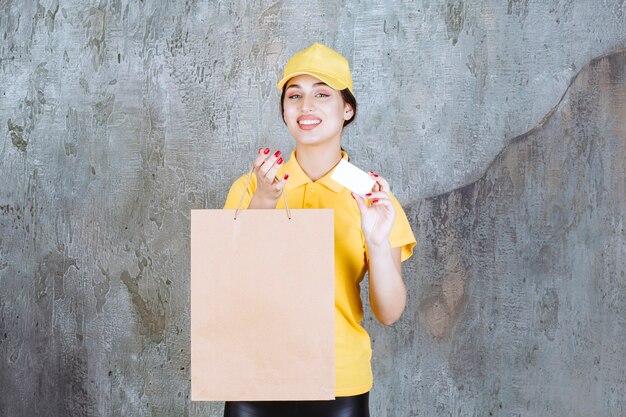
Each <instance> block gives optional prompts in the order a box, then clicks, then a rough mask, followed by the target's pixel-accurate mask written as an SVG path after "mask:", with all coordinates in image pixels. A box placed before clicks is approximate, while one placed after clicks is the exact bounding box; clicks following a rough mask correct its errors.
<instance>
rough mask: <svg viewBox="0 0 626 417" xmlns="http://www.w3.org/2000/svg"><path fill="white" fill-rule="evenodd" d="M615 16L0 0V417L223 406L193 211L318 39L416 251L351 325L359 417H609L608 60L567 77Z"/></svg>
mask: <svg viewBox="0 0 626 417" xmlns="http://www.w3.org/2000/svg"><path fill="white" fill-rule="evenodd" d="M624 27H626V4H625V3H624V2H621V1H608V0H603V1H590V0H589V1H573V0H572V1H566V0H561V1H547V2H546V1H533V0H524V1H521V0H519V1H518V0H510V1H508V2H494V1H491V2H489V1H487V2H468V1H466V2H458V1H447V2H446V1H437V2H435V1H418V2H408V1H406V2H369V1H365V2H341V1H340V2H326V1H319V2H281V1H279V2H275V3H270V2H267V3H262V2H255V3H250V2H203V3H200V2H153V1H152V2H150V1H144V2H122V1H105V0H102V1H101V2H99V3H96V2H87V1H76V2H59V1H41V2H37V3H35V2H10V1H4V2H1V3H0V36H1V41H0V133H1V135H0V178H2V182H1V183H0V359H1V361H0V387H2V389H1V390H0V414H1V415H7V416H61V415H87V416H118V415H129V416H130V415H132V416H150V415H154V416H178V415H186V416H187V415H188V416H200V415H215V416H217V415H220V412H221V404H219V403H212V404H198V403H191V402H190V400H189V308H188V306H189V242H188V241H189V210H190V209H192V208H203V207H207V208H214V207H219V206H220V205H221V204H222V202H223V200H224V197H225V193H226V191H227V188H228V185H229V183H230V182H231V181H232V180H233V179H234V178H235V177H236V176H238V175H239V174H241V173H242V172H243V171H245V169H246V167H247V165H248V164H249V162H250V157H251V155H252V154H253V153H254V150H255V149H256V147H257V145H260V144H267V145H269V146H271V147H273V148H274V147H280V148H281V149H283V150H284V151H288V150H289V149H291V148H292V144H291V139H290V138H289V136H288V134H287V132H286V130H285V129H284V127H283V126H282V124H281V121H280V117H279V114H278V106H277V101H278V100H277V99H278V93H277V92H276V90H275V89H274V84H275V82H276V80H277V79H278V78H279V73H280V69H281V67H282V65H283V64H284V63H285V61H286V60H287V58H288V57H289V56H290V55H291V54H292V53H293V52H295V51H297V50H299V49H301V48H303V47H305V46H308V44H310V43H311V42H312V41H314V40H321V41H323V42H325V43H327V44H328V45H330V46H333V47H335V48H337V49H338V50H340V51H342V52H343V53H344V54H345V55H346V56H347V57H348V58H349V60H350V61H351V62H352V66H353V77H354V81H355V90H356V95H357V98H358V100H359V105H360V109H359V113H360V114H359V116H358V121H357V123H356V124H354V125H353V126H350V128H349V129H347V131H346V135H345V143H344V145H345V146H344V147H346V148H347V149H348V150H349V151H350V153H351V156H352V158H353V160H354V161H355V163H357V164H358V165H359V166H362V167H364V168H366V169H374V170H377V171H380V172H382V173H384V175H385V176H386V177H388V179H389V180H390V182H391V183H392V185H393V187H394V190H395V192H396V194H397V195H398V197H399V198H400V200H401V201H402V202H403V203H404V204H405V206H406V207H407V212H408V214H409V216H410V218H411V221H412V224H413V226H414V228H415V232H416V236H417V238H418V241H419V244H418V247H417V250H416V256H415V257H414V258H413V260H411V261H410V263H409V264H407V266H406V281H407V284H408V287H409V292H410V304H409V306H408V308H407V311H406V313H405V315H404V317H403V319H402V321H401V322H400V323H398V324H397V325H396V326H395V327H393V328H391V329H382V328H381V327H380V326H378V325H377V324H376V323H375V322H374V321H373V320H372V318H371V316H369V317H368V318H367V319H366V325H367V327H368V328H369V329H370V331H371V333H372V336H373V339H374V349H375V355H374V368H375V374H376V386H375V389H374V391H373V393H372V397H373V398H372V409H373V410H374V411H375V413H376V414H375V415H378V416H404V415H407V416H410V415H414V416H440V415H454V416H474V415H476V416H482V415H489V412H491V413H492V415H502V416H509V415H511V416H514V415H523V416H537V415H554V416H566V415H567V416H571V415H580V416H587V415H607V416H620V415H624V414H626V413H625V408H626V404H625V400H624V398H625V394H626V392H625V391H626V380H625V379H624V375H625V374H626V363H625V362H624V359H623V358H624V357H625V353H626V352H625V351H624V340H626V339H625V337H624V336H626V334H625V333H626V322H625V321H624V314H623V312H624V311H625V310H624V308H625V307H626V306H625V304H626V265H625V264H624V261H623V259H624V255H625V254H626V246H625V242H626V239H625V236H624V229H623V224H624V212H625V210H624V209H625V208H626V207H625V206H626V203H625V201H626V197H625V186H624V178H625V177H626V172H625V166H624V157H625V156H626V155H624V153H625V151H624V149H625V143H626V127H625V126H624V116H625V114H624V112H625V110H624V104H623V103H624V99H625V98H626V93H625V92H624V91H625V87H624V85H625V83H626V75H625V74H624V53H623V52H616V53H614V54H613V55H612V56H611V57H609V58H606V59H602V60H599V61H594V62H593V63H592V65H591V66H590V67H586V65H587V64H588V63H589V62H590V61H591V60H592V58H593V57H596V56H599V55H602V54H605V53H607V52H610V51H615V50H618V49H620V48H624V47H626V31H625V30H624ZM581 69H582V72H581V74H580V75H579V76H578V77H577V78H576V80H575V81H574V83H573V84H572V86H571V88H569V90H568V86H569V85H570V82H571V81H572V79H573V77H574V76H575V75H576V74H577V73H579V71H581ZM566 90H567V93H566V94H565V96H563V94H564V93H565V92H566ZM559 103H560V104H559ZM552 109H556V110H555V112H554V113H553V114H551V116H550V117H546V115H548V114H549V113H550V111H551V110H552ZM542 120H543V122H541V121H542ZM529 131H530V132H529ZM526 132H529V133H526ZM520 135H521V136H520ZM450 190H454V191H450Z"/></svg>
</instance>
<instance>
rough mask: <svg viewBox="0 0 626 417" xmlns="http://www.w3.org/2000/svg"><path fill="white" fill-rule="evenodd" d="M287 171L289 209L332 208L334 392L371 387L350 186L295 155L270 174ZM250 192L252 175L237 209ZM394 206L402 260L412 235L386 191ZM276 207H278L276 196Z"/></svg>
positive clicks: (394, 234) (361, 248) (240, 190)
mask: <svg viewBox="0 0 626 417" xmlns="http://www.w3.org/2000/svg"><path fill="white" fill-rule="evenodd" d="M343 158H344V159H347V158H348V155H347V154H346V153H345V152H344V153H343ZM284 174H289V180H287V183H286V184H285V193H286V196H287V201H288V204H289V207H290V208H332V209H334V218H335V354H336V362H335V363H336V368H337V371H336V378H337V379H336V394H335V395H336V396H337V397H342V396H350V395H359V394H363V393H365V392H367V391H369V390H370V389H371V387H372V369H371V365H370V359H371V356H372V349H371V344H370V339H369V335H368V334H367V332H366V331H365V329H364V328H363V327H362V326H361V320H362V318H363V306H362V304H361V298H360V287H359V284H360V282H361V281H362V280H363V276H364V275H365V272H367V250H366V245H365V238H364V237H363V233H362V232H361V213H360V212H359V208H358V206H357V204H356V202H355V201H354V199H353V198H352V195H351V193H350V190H348V189H347V188H345V187H343V186H342V185H340V184H338V183H337V182H335V181H333V180H332V179H331V178H330V176H331V174H332V171H331V172H329V173H328V174H326V175H325V176H324V177H322V178H320V179H319V180H317V181H312V180H311V179H310V178H309V177H308V176H307V175H306V174H305V173H304V171H303V170H302V168H301V167H300V165H299V164H298V161H297V160H296V158H295V153H292V154H291V158H290V159H289V161H287V162H286V163H285V164H284V165H283V166H282V167H281V168H280V169H279V171H278V173H277V174H276V176H277V178H282V177H283V176H284ZM247 177H248V176H247V175H244V176H242V177H241V178H239V179H238V180H237V181H235V183H234V184H233V186H232V187H231V189H230V192H229V193H228V197H227V198H226V203H225V204H224V208H226V209H236V208H237V205H238V204H239V200H240V199H241V195H242V194H244V187H245V186H246V182H247ZM255 190H256V177H255V176H254V175H253V176H252V179H251V180H250V184H249V185H248V189H247V190H245V194H244V199H243V202H242V206H241V207H242V208H247V207H248V205H249V204H250V200H251V199H252V196H253V195H254V192H255ZM390 198H391V200H392V202H393V204H394V207H395V209H396V219H395V222H394V225H393V228H392V231H391V234H390V236H389V242H390V244H391V247H401V248H402V258H401V259H402V261H404V260H406V259H408V258H409V257H410V256H411V254H412V252H413V246H415V237H414V236H413V233H412V231H411V226H410V225H409V222H408V220H407V218H406V214H405V213H404V210H402V207H401V206H400V204H399V203H398V201H397V200H396V199H395V197H393V196H392V195H390ZM276 208H284V201H283V198H282V197H281V198H280V199H279V200H278V203H277V205H276Z"/></svg>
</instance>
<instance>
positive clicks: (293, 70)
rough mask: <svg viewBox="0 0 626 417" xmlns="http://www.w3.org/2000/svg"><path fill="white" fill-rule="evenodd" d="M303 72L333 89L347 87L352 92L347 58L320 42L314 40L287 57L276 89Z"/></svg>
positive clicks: (280, 88)
mask: <svg viewBox="0 0 626 417" xmlns="http://www.w3.org/2000/svg"><path fill="white" fill-rule="evenodd" d="M304 74H308V75H312V76H313V77H315V78H319V79H320V80H321V81H323V82H325V83H326V84H328V85H329V86H331V87H332V88H334V89H335V90H345V89H346V88H347V89H349V90H350V92H351V93H352V77H351V76H350V64H349V63H348V60H347V59H345V58H344V57H343V56H341V55H340V54H339V53H338V52H336V51H334V50H332V49H330V48H329V47H327V46H324V45H322V44H321V43H318V42H315V43H314V44H313V45H311V46H309V47H308V48H306V49H303V50H301V51H300V52H298V53H297V54H295V55H294V56H292V57H291V58H290V59H289V61H288V62H287V65H286V66H285V73H284V76H283V78H282V79H281V80H280V81H279V82H278V85H277V87H278V89H279V90H282V88H283V86H284V85H285V84H286V83H287V81H289V80H290V79H291V78H293V77H296V76H298V75H304Z"/></svg>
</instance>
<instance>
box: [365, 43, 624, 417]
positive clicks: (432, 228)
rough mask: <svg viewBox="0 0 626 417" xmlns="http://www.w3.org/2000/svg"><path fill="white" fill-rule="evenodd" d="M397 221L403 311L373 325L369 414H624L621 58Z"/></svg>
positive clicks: (592, 73)
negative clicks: (453, 185)
mask: <svg viewBox="0 0 626 417" xmlns="http://www.w3.org/2000/svg"><path fill="white" fill-rule="evenodd" d="M407 213H408V215H409V218H410V220H411V224H412V225H413V226H414V227H415V231H416V232H417V233H416V237H417V241H418V245H417V247H416V251H415V257H414V259H413V260H412V261H411V262H410V263H409V264H408V265H407V271H406V272H407V273H406V276H407V277H408V280H409V281H408V282H409V288H410V301H409V305H410V306H411V307H410V308H409V311H407V314H406V315H405V316H404V317H403V319H402V321H401V322H400V323H398V325H397V326H396V327H394V328H393V330H392V331H389V330H388V329H382V328H381V326H378V325H376V323H375V322H374V319H373V318H372V316H371V315H370V317H369V318H368V324H369V327H370V329H371V333H372V337H373V339H374V367H375V374H376V376H377V377H378V381H381V380H382V381H383V383H382V384H381V385H383V386H380V385H379V389H374V391H373V395H374V397H375V401H374V403H375V404H376V408H375V410H376V411H375V412H374V415H381V416H400V415H402V416H409V415H410V416H581V417H582V416H615V417H618V416H624V415H626V343H624V341H626V315H625V314H624V312H625V311H626V256H625V255H626V229H625V220H626V50H623V51H621V52H616V53H615V54H612V55H609V56H606V57H603V58H600V59H597V60H594V61H593V62H592V63H591V64H590V66H589V67H586V68H584V69H583V71H582V72H581V73H580V74H579V76H578V77H577V78H576V80H575V81H574V83H573V84H572V86H571V88H570V89H569V90H568V91H567V93H566V94H565V96H564V97H563V100H562V102H561V103H560V104H559V105H558V107H556V108H555V110H554V112H553V113H551V114H550V115H549V117H547V118H546V120H545V121H544V122H543V123H542V124H541V125H540V126H538V127H537V128H535V129H533V130H532V131H530V132H528V133H527V134H525V135H522V136H520V137H518V138H516V139H515V140H514V141H513V142H512V143H511V144H510V145H509V146H508V147H507V148H506V149H504V150H503V151H502V152H501V153H500V154H499V155H498V157H497V158H496V159H495V160H494V162H493V163H492V164H491V165H490V167H489V169H488V170H487V171H486V173H485V175H484V176H483V177H482V178H480V179H479V180H478V181H477V182H474V183H472V184H469V185H466V186H464V187H461V188H458V189H456V190H453V191H451V192H448V193H444V194H441V195H438V196H435V197H431V198H427V199H425V200H422V201H420V202H417V203H412V204H410V205H408V206H407ZM408 399H411V400H408Z"/></svg>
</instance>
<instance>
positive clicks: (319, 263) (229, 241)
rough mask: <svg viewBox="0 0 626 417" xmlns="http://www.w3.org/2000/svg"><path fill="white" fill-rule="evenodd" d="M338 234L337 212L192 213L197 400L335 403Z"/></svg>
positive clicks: (193, 392)
mask: <svg viewBox="0 0 626 417" xmlns="http://www.w3.org/2000/svg"><path fill="white" fill-rule="evenodd" d="M287 213H289V215H287ZM333 236H334V234H333V211H332V210H329V209H320V210H291V211H289V212H286V211H285V210H240V211H238V214H236V211H235V210H192V212H191V398H192V400H194V401H235V400H328V399H333V398H334V397H335V346H334V338H335V313H334V237H333Z"/></svg>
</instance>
